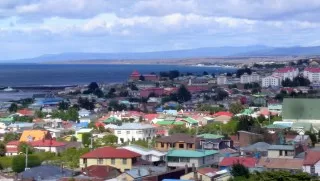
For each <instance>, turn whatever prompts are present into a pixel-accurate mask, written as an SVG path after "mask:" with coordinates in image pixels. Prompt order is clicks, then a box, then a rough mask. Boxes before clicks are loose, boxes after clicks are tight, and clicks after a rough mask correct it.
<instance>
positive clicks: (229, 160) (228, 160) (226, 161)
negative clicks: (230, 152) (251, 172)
mask: <svg viewBox="0 0 320 181" xmlns="http://www.w3.org/2000/svg"><path fill="white" fill-rule="evenodd" d="M236 163H241V164H242V165H244V166H245V167H248V168H253V167H255V165H256V163H257V159H255V158H251V157H225V158H223V159H222V161H221V162H220V163H219V166H224V167H230V166H232V165H234V164H236Z"/></svg>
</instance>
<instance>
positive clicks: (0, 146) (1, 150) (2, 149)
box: [0, 142, 6, 157]
mask: <svg viewBox="0 0 320 181" xmlns="http://www.w3.org/2000/svg"><path fill="white" fill-rule="evenodd" d="M5 155H6V145H5V144H4V143H3V142H0V156H1V157H2V156H5Z"/></svg>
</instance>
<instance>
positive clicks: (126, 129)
mask: <svg viewBox="0 0 320 181" xmlns="http://www.w3.org/2000/svg"><path fill="white" fill-rule="evenodd" d="M156 134H157V130H156V127H154V126H152V125H150V124H140V123H124V124H122V125H121V126H118V127H116V128H114V135H116V136H117V137H118V144H122V143H125V142H131V141H137V140H151V139H152V138H154V137H156Z"/></svg>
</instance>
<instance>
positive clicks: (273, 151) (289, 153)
mask: <svg viewBox="0 0 320 181" xmlns="http://www.w3.org/2000/svg"><path fill="white" fill-rule="evenodd" d="M297 148H298V146H296V145H271V146H270V147H269V148H268V158H291V159H292V158H294V156H295V155H297V154H298V152H297Z"/></svg>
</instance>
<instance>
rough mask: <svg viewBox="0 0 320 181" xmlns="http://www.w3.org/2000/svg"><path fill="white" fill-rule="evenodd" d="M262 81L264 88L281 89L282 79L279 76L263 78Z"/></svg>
mask: <svg viewBox="0 0 320 181" xmlns="http://www.w3.org/2000/svg"><path fill="white" fill-rule="evenodd" d="M261 81H262V84H261V86H262V87H280V86H281V81H282V78H281V77H279V76H275V75H271V76H267V77H263V78H262V79H261Z"/></svg>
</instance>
